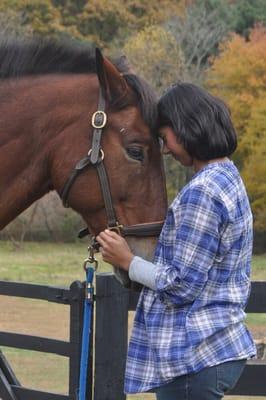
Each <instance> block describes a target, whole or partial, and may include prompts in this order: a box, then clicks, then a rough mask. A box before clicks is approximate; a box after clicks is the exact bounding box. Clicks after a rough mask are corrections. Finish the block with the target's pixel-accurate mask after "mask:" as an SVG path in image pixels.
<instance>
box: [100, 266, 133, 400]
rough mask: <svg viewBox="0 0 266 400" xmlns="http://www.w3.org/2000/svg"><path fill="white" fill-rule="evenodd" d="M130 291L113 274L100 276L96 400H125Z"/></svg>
mask: <svg viewBox="0 0 266 400" xmlns="http://www.w3.org/2000/svg"><path fill="white" fill-rule="evenodd" d="M128 300H129V291H128V290H127V289H124V288H123V287H122V286H121V285H120V283H118V282H117V280H116V278H115V277H114V275H113V274H112V273H104V274H97V275H96V323H95V380H94V400H125V399H126V395H125V394H124V393H123V386H124V372H125V355H126V352H127V339H128V333H127V331H128V323H127V321H128Z"/></svg>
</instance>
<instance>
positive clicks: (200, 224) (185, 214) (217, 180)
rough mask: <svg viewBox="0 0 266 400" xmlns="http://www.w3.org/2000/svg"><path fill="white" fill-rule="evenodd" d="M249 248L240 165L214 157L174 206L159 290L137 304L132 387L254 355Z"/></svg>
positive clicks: (160, 248) (160, 250)
mask: <svg viewBox="0 0 266 400" xmlns="http://www.w3.org/2000/svg"><path fill="white" fill-rule="evenodd" d="M251 254H252V214H251V210H250V206H249V201H248V197H247V194H246V191H245V188H244V185H243V182H242V180H241V177H240V175H239V173H238V170H237V168H236V167H235V166H234V164H233V162H232V161H229V160H228V161H226V162H215V163H210V164H208V165H206V166H205V167H204V168H202V169H201V170H200V171H199V172H197V173H196V174H195V175H194V177H193V178H192V180H191V181H190V182H189V183H188V184H187V185H186V186H185V187H184V188H183V190H182V191H181V192H180V193H179V195H178V196H177V197H176V198H175V200H174V201H173V203H172V204H171V205H170V207H169V209H168V213H167V217H166V220H165V224H164V227H163V230H162V233H161V235H160V238H159V241H158V245H157V249H156V252H155V259H154V264H155V265H156V274H155V290H152V289H149V288H148V287H144V288H143V290H142V292H141V295H140V298H139V302H138V306H137V309H136V314H135V321H134V326H133V331H132V334H131V340H130V343H129V348H128V357H127V365H126V374H125V392H126V393H137V392H145V391H148V390H151V389H152V388H155V387H158V386H161V385H163V384H165V383H168V382H170V381H171V380H173V379H174V378H175V377H177V376H180V375H183V374H189V373H193V372H198V371H199V370H201V369H202V368H205V367H209V366H213V365H217V364H219V363H221V362H225V361H229V360H237V359H245V358H250V357H253V356H254V355H255V354H256V348H255V345H254V342H253V340H252V338H251V336H250V334H249V332H248V330H247V328H246V327H245V325H244V324H243V320H244V319H245V312H244V307H245V305H246V302H247V299H248V296H249V291H250V280H249V276H250V265H251ZM143 262H144V263H145V260H143ZM143 268H145V265H143Z"/></svg>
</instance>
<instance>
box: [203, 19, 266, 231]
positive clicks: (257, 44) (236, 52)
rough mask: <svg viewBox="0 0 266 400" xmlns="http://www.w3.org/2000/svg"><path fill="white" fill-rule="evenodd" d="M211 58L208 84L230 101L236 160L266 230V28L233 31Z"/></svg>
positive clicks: (259, 226) (258, 221)
mask: <svg viewBox="0 0 266 400" xmlns="http://www.w3.org/2000/svg"><path fill="white" fill-rule="evenodd" d="M220 51H221V53H220V55H219V57H217V58H215V59H213V60H212V62H213V63H212V67H211V69H210V71H209V73H208V79H207V84H208V86H209V87H210V89H211V90H212V91H213V92H214V93H215V94H217V95H219V96H220V97H223V98H224V100H225V101H226V102H227V103H228V104H229V106H230V108H231V112H232V118H233V121H234V125H235V127H236V129H237V131H238V134H239V145H238V150H237V153H236V161H237V163H238V165H239V167H240V168H241V171H242V174H243V177H244V179H245V182H246V185H247V189H248V193H249V195H250V199H251V204H252V209H253V212H254V217H255V228H256V229H258V230H260V231H266V218H265V215H266V186H265V176H266V162H265V160H266V131H265V129H266V128H265V126H266V28H265V27H263V26H257V27H255V28H254V29H253V30H252V31H251V32H250V36H249V39H248V40H245V38H243V37H241V36H239V35H237V34H233V35H232V36H231V39H230V40H228V41H226V42H224V43H222V44H221V46H220Z"/></svg>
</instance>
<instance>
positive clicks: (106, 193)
mask: <svg viewBox="0 0 266 400" xmlns="http://www.w3.org/2000/svg"><path fill="white" fill-rule="evenodd" d="M106 123H107V115H106V113H105V99H104V97H103V94H102V90H101V88H100V93H99V103H98V110H97V111H96V112H95V113H94V114H93V116H92V120H91V124H92V126H93V129H94V130H93V136H92V146H91V149H90V150H89V152H88V154H87V156H86V157H84V158H83V159H82V160H80V161H78V163H77V164H76V166H75V168H74V170H73V171H72V173H71V175H70V176H69V178H68V179H67V181H66V182H65V184H64V186H63V189H62V191H61V195H60V196H61V199H62V201H63V205H64V207H68V203H67V198H68V195H69V192H70V190H71V187H72V185H73V183H74V181H75V180H76V178H77V177H78V176H79V174H80V173H81V172H83V171H84V170H85V169H86V168H87V167H88V166H90V165H91V166H94V167H95V168H96V171H97V173H98V177H99V181H100V186H101V191H102V195H103V200H104V205H105V211H106V214H107V221H108V226H107V227H108V229H110V230H111V231H115V232H117V233H118V234H119V235H121V236H139V237H143V236H159V234H160V232H161V229H162V225H163V221H158V222H148V223H145V224H136V225H130V226H124V225H122V224H120V223H119V222H118V220H117V218H116V214H115V210H114V207H113V201H112V196H111V191H110V185H109V181H108V176H107V173H106V169H105V166H104V162H103V160H104V152H103V149H102V148H101V137H102V132H103V128H104V127H105V126H106ZM88 234H89V229H88V228H84V229H82V230H81V231H80V232H79V235H78V236H79V238H82V237H84V236H86V235H88ZM94 247H97V242H96V241H94Z"/></svg>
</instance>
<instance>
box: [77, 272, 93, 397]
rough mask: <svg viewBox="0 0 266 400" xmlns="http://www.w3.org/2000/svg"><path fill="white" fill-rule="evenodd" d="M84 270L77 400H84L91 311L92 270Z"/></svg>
mask: <svg viewBox="0 0 266 400" xmlns="http://www.w3.org/2000/svg"><path fill="white" fill-rule="evenodd" d="M85 270H86V290H85V294H86V296H85V301H84V315H83V330H82V344H81V358H80V371H79V394H78V400H86V391H87V377H88V360H89V351H90V333H91V320H92V311H93V276H94V268H93V267H87V266H86V268H85Z"/></svg>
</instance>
